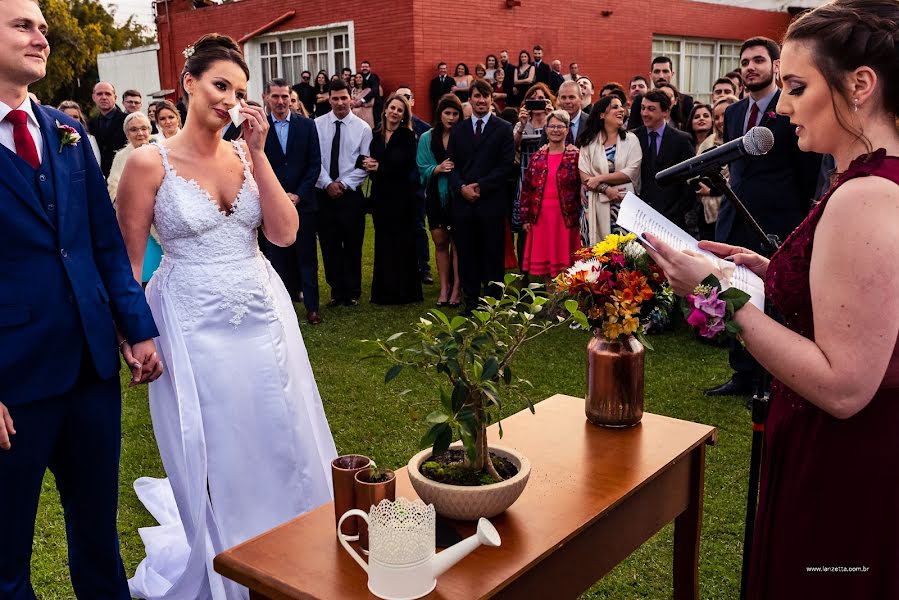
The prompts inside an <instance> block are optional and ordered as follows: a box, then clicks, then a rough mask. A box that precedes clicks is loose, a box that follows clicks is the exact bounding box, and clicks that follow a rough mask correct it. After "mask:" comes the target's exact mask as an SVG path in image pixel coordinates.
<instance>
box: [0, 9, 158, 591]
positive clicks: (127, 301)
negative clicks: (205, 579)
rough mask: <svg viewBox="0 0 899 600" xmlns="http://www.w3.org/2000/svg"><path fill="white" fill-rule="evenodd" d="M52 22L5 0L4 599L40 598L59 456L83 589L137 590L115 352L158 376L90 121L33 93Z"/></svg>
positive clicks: (60, 484)
mask: <svg viewBox="0 0 899 600" xmlns="http://www.w3.org/2000/svg"><path fill="white" fill-rule="evenodd" d="M46 32H47V23H46V21H45V20H44V17H43V15H42V14H41V10H40V8H39V7H38V4H37V3H36V2H32V1H30V0H3V1H2V2H0V198H2V199H3V210H2V211H0V239H2V240H3V244H4V251H3V252H2V253H0V273H3V276H2V277H0V299H2V300H0V304H2V306H0V490H2V492H0V515H2V523H3V542H2V547H0V598H4V599H7V600H33V599H34V598H35V594H34V590H33V588H32V585H31V579H30V566H31V553H32V544H33V537H34V525H35V514H36V512H37V507H38V501H39V498H40V494H41V485H42V482H43V479H44V474H45V472H46V470H47V468H48V467H49V468H50V470H51V471H52V472H53V474H54V476H55V481H56V487H57V488H58V489H59V496H60V499H61V502H62V504H63V509H64V515H65V520H66V537H67V540H68V545H69V561H68V566H69V571H70V573H71V577H72V586H73V588H74V590H75V594H76V595H77V597H78V598H79V599H82V600H84V599H91V600H93V599H103V600H107V599H115V600H127V599H128V598H130V597H131V596H130V594H129V593H128V583H127V579H126V574H125V569H124V567H123V565H122V559H121V557H120V555H119V539H118V531H117V528H116V514H117V509H118V494H119V485H118V484H119V481H118V471H119V452H120V446H121V391H120V379H119V368H120V366H121V362H120V358H119V351H120V350H121V352H122V355H123V356H124V358H125V360H126V362H127V364H128V365H129V366H130V367H131V369H132V374H131V383H132V385H134V384H137V383H143V382H146V381H150V380H152V379H155V378H157V377H158V376H159V375H161V374H162V367H161V363H160V361H159V358H158V357H157V356H156V348H155V345H154V342H153V338H154V337H155V336H157V335H159V333H158V331H157V330H156V326H155V325H154V323H153V317H152V315H151V314H150V308H149V307H148V306H147V303H146V301H145V299H144V294H143V290H141V287H140V284H138V283H137V282H136V281H135V280H134V274H133V272H132V270H131V264H130V262H129V260H128V256H127V254H126V252H125V245H124V243H123V241H122V236H121V233H120V232H119V227H118V224H117V222H116V217H115V212H114V210H113V208H112V205H111V203H110V201H109V195H108V194H107V193H106V182H105V181H104V180H103V174H102V173H101V172H100V168H99V166H98V165H97V161H96V159H95V158H94V155H93V152H92V151H91V146H90V144H88V143H86V141H87V133H86V132H85V131H84V129H83V128H82V126H81V124H80V123H78V122H77V121H75V120H73V119H71V118H69V117H68V116H67V115H65V114H64V113H62V112H60V111H58V110H54V109H52V108H45V107H43V106H41V105H39V104H37V103H34V102H32V101H31V100H30V99H29V97H28V85H30V84H32V83H34V82H36V81H39V80H40V79H42V78H43V77H44V76H45V74H46V61H47V57H48V55H49V53H50V48H49V45H48V43H47V39H46V37H45V34H46ZM57 123H58V125H57ZM75 134H77V135H78V136H80V140H79V141H77V143H76V140H75V139H74V135H75Z"/></svg>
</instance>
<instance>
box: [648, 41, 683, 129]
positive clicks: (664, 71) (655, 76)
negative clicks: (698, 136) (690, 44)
mask: <svg viewBox="0 0 899 600" xmlns="http://www.w3.org/2000/svg"><path fill="white" fill-rule="evenodd" d="M650 76H651V77H652V84H653V85H654V86H655V87H656V88H659V87H660V86H661V85H662V84H663V83H671V84H672V85H673V83H674V79H675V77H676V73H675V72H674V67H673V64H672V62H671V59H670V58H668V57H667V56H656V57H655V58H654V59H652V65H651V66H650ZM677 103H678V105H679V106H680V110H681V114H682V115H684V118H685V119H686V118H688V117H689V116H690V113H691V112H693V96H690V95H688V94H682V93H680V92H678V94H677Z"/></svg>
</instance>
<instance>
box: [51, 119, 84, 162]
mask: <svg viewBox="0 0 899 600" xmlns="http://www.w3.org/2000/svg"><path fill="white" fill-rule="evenodd" d="M56 133H58V134H59V153H60V154H62V149H63V148H65V147H66V146H77V145H78V142H80V141H81V134H80V133H78V131H77V130H76V129H75V128H74V127H71V126H69V125H63V124H62V123H60V122H59V121H56Z"/></svg>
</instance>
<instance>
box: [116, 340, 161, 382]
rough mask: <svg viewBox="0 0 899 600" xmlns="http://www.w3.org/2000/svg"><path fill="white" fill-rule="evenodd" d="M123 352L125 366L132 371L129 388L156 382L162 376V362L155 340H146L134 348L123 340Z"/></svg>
mask: <svg viewBox="0 0 899 600" xmlns="http://www.w3.org/2000/svg"><path fill="white" fill-rule="evenodd" d="M121 350H122V358H124V359H125V364H127V365H128V368H129V369H131V381H130V382H129V383H128V387H134V386H136V385H140V384H142V383H149V382H151V381H156V380H157V379H159V377H160V376H162V360H160V358H159V355H158V354H157V353H156V343H155V342H154V341H153V340H144V341H142V342H138V343H136V344H134V345H133V346H132V345H131V344H129V343H128V342H127V341H126V340H122V341H121Z"/></svg>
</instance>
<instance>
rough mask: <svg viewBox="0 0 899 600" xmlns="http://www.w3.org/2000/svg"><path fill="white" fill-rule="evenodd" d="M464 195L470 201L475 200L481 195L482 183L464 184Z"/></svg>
mask: <svg viewBox="0 0 899 600" xmlns="http://www.w3.org/2000/svg"><path fill="white" fill-rule="evenodd" d="M462 197H463V198H465V199H466V200H468V201H469V202H474V201H475V200H477V199H479V198H480V197H481V185H480V184H478V183H469V184H468V185H463V186H462Z"/></svg>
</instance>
